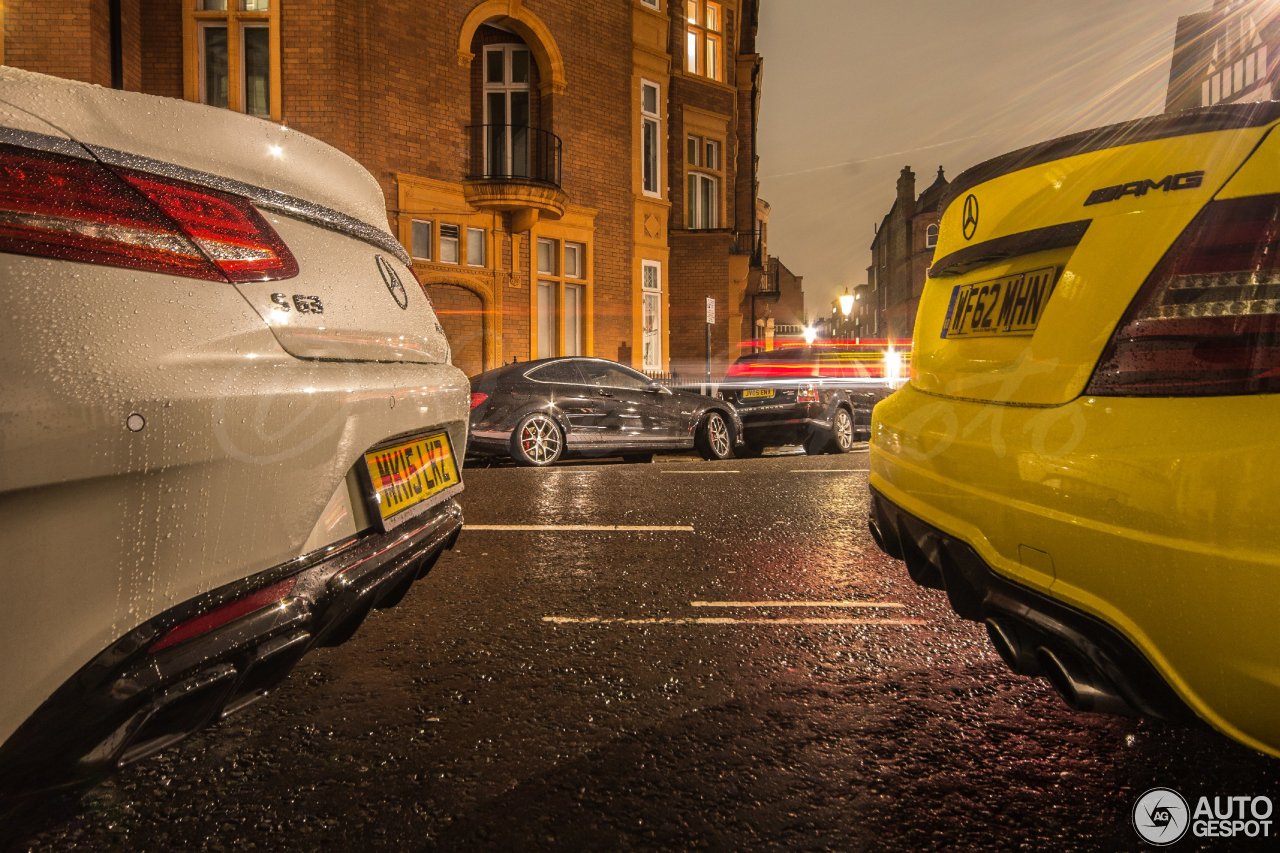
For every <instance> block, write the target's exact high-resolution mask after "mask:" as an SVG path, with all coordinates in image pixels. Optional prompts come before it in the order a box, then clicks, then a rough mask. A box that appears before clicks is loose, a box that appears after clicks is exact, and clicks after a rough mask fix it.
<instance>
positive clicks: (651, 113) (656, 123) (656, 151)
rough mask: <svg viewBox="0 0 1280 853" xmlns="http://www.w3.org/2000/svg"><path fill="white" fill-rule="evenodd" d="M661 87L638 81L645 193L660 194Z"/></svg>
mask: <svg viewBox="0 0 1280 853" xmlns="http://www.w3.org/2000/svg"><path fill="white" fill-rule="evenodd" d="M661 109H662V89H661V87H659V86H658V85H657V84H656V83H650V82H648V81H647V80H642V81H640V158H641V170H642V172H643V175H642V181H643V190H644V194H645V195H653V196H661V195H662V113H661Z"/></svg>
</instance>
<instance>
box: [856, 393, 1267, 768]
mask: <svg viewBox="0 0 1280 853" xmlns="http://www.w3.org/2000/svg"><path fill="white" fill-rule="evenodd" d="M1277 418H1280V396H1277V395H1269V396H1268V395H1263V396H1254V397H1239V398H1226V397H1223V398H1201V399H1196V398H1180V399H1137V398H1102V397H1098V398H1091V397H1082V398H1079V399H1077V400H1074V401H1072V402H1070V403H1068V404H1065V405H1063V406H1055V407H1034V408H1033V407H1016V406H1003V405H999V404H992V403H980V402H974V401H965V400H958V399H954V398H945V397H939V396H935V395H930V394H926V393H923V392H921V391H919V390H917V389H915V388H914V387H912V386H907V387H905V388H903V389H901V390H900V391H898V392H897V393H896V394H894V395H893V396H892V397H890V398H888V399H886V400H885V401H883V402H881V403H880V404H879V405H877V406H876V408H875V412H874V416H873V424H872V438H871V459H870V463H871V464H870V467H871V475H870V484H871V486H872V488H873V489H875V491H876V492H877V493H878V495H879V496H880V498H881V499H883V500H884V501H887V502H888V503H890V504H891V505H892V506H894V507H896V508H897V511H898V513H899V514H901V515H905V516H907V517H910V518H914V519H917V520H918V521H919V522H920V523H922V524H924V525H927V526H928V527H929V528H931V529H932V530H933V531H936V533H932V534H928V535H923V534H922V535H921V536H914V535H910V536H902V537H900V539H901V540H902V541H915V542H916V547H917V548H919V549H920V550H921V553H923V554H925V555H927V557H928V559H923V560H922V559H919V558H918V555H916V556H917V559H915V560H914V561H913V562H914V563H915V571H914V574H915V576H916V577H917V579H918V580H922V581H924V582H926V583H930V582H932V583H933V584H934V585H937V584H938V583H942V584H943V585H945V584H946V575H945V573H943V574H942V575H941V578H939V573H938V572H930V571H929V569H928V568H927V566H928V565H929V564H933V565H938V562H937V560H941V559H943V556H945V555H948V554H950V553H952V552H954V551H955V550H956V549H955V548H950V547H948V548H944V547H942V546H941V545H937V544H936V542H937V541H939V540H938V537H939V536H945V537H948V538H949V540H952V541H955V542H959V543H962V544H963V545H964V546H966V548H967V549H969V550H971V552H972V553H973V554H974V555H976V558H977V559H979V560H980V561H981V563H982V565H983V566H985V567H986V569H987V570H989V573H990V575H991V576H993V577H995V578H997V579H999V580H1002V581H1007V582H1008V583H1011V584H1014V585H1016V586H1017V587H1020V588H1022V589H1025V590H1028V591H1030V592H1032V593H1034V594H1036V595H1038V596H1040V597H1041V598H1043V599H1044V600H1047V601H1050V602H1054V603H1056V604H1058V605H1060V606H1061V607H1063V608H1067V609H1068V610H1070V611H1072V612H1074V613H1078V614H1083V615H1085V616H1087V617H1088V618H1089V619H1091V620H1092V621H1091V622H1090V623H1089V624H1088V625H1086V626H1085V627H1087V628H1088V630H1089V631H1090V632H1093V633H1094V634H1096V635H1097V636H1099V637H1100V636H1102V633H1103V630H1104V629H1105V630H1106V631H1108V632H1114V633H1115V634H1119V635H1120V636H1121V637H1122V638H1123V639H1124V640H1125V641H1126V642H1127V643H1129V644H1130V645H1132V646H1133V647H1134V648H1136V649H1137V650H1138V652H1139V653H1140V654H1141V657H1142V658H1144V659H1145V660H1146V661H1147V662H1148V663H1149V665H1150V666H1151V667H1152V668H1153V669H1154V670H1155V671H1156V672H1157V673H1158V674H1159V676H1160V678H1161V679H1162V680H1163V681H1164V682H1165V683H1166V684H1168V685H1169V687H1170V688H1171V689H1172V690H1173V691H1174V692H1175V693H1176V695H1177V696H1178V697H1179V698H1180V699H1181V701H1182V702H1183V703H1185V704H1186V705H1187V706H1188V707H1190V708H1191V709H1192V710H1193V711H1194V712H1195V713H1196V715H1197V716H1199V717H1200V718H1202V719H1204V720H1205V721H1207V722H1209V723H1210V724H1211V725H1213V726H1214V727H1215V728H1217V729H1218V730H1219V731H1221V732H1223V733H1224V734H1226V735H1228V736H1229V737H1232V738H1234V739H1236V740H1238V741H1240V742H1241V743H1244V744H1247V745H1248V746H1251V747H1253V748H1254V749H1258V750H1261V751H1264V752H1268V753H1270V754H1273V755H1280V717H1277V716H1276V714H1275V713H1274V709H1275V708H1276V707H1277V706H1280V670H1278V669H1277V668H1276V666H1275V649H1276V630H1275V625H1276V624H1277V622H1278V621H1280V605H1278V604H1277V602H1280V554H1278V553H1277V551H1276V549H1275V542H1276V535H1277V534H1276V531H1277V529H1278V528H1277V525H1276V521H1275V519H1276V518H1277V517H1280V492H1277V490H1276V489H1275V488H1274V480H1273V475H1271V474H1270V473H1264V472H1270V471H1272V470H1273V463H1272V459H1273V457H1274V442H1272V441H1270V439H1267V438H1263V437H1264V436H1269V435H1270V434H1271V432H1272V430H1270V428H1269V427H1268V426H1267V425H1268V424H1274V423H1275V422H1276V419H1277ZM908 525H910V522H908ZM917 532H918V531H917ZM882 534H883V531H882ZM931 543H935V544H931ZM926 545H927V546H928V548H926V547H925V546H926ZM886 546H887V547H888V548H889V549H891V550H892V549H893V548H894V545H893V543H892V542H891V541H886ZM929 548H932V549H933V550H929ZM903 556H907V557H910V556H911V555H910V554H909V553H904V555H903ZM934 557H937V560H935V559H933V558H934ZM947 559H951V558H950V557H947ZM956 571H957V572H958V571H959V570H956ZM953 573H954V572H953ZM968 574H970V575H972V574H973V573H972V572H969V573H968ZM958 576H964V573H960V574H959V575H958ZM989 585H990V584H989V583H977V582H973V581H970V582H969V586H968V588H969V589H970V591H971V589H972V588H976V589H977V591H978V594H977V598H978V600H979V602H981V601H982V600H984V599H985V592H984V590H985V589H986V588H987V587H988V586H989ZM965 589H966V587H956V590H959V591H957V592H955V594H952V601H953V603H956V602H958V601H959V602H962V604H961V607H963V600H964V592H963V590H965ZM952 592H953V590H952V589H951V588H948V593H952ZM969 605H970V606H968V607H964V609H961V607H958V608H957V609H961V612H962V615H967V616H968V617H969V618H978V619H984V620H985V619H986V618H989V614H988V613H987V612H986V611H985V610H984V609H982V606H981V605H979V606H976V607H975V606H973V602H969ZM1037 609H1038V610H1043V609H1044V608H1042V607H1038V608H1037ZM1059 621H1063V620H1061V619H1059ZM1099 626H1102V627H1099ZM1014 639H1015V640H1016V638H1014ZM1098 642H1099V643H1101V642H1102V641H1098ZM1115 654H1117V655H1119V653H1118V652H1116V653H1115ZM1119 657H1121V658H1123V657H1124V656H1123V655H1119ZM1130 669H1132V667H1125V670H1126V671H1128V670H1130ZM1141 704H1142V703H1141V701H1140V700H1139V705H1141ZM1139 710H1142V709H1141V708H1139ZM1146 712H1150V713H1162V712H1161V711H1159V709H1147V711H1146Z"/></svg>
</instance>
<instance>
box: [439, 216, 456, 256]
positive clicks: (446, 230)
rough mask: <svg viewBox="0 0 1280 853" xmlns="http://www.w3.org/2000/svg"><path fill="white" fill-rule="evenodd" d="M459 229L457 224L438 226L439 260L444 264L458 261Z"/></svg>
mask: <svg viewBox="0 0 1280 853" xmlns="http://www.w3.org/2000/svg"><path fill="white" fill-rule="evenodd" d="M460 231H461V229H460V228H459V227H458V226H457V225H444V224H441V226H440V261H441V263H445V264H456V263H457V262H458V243H459V237H460Z"/></svg>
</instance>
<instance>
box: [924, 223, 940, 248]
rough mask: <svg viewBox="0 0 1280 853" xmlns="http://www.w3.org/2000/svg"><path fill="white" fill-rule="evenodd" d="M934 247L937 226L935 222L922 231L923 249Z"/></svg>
mask: <svg viewBox="0 0 1280 853" xmlns="http://www.w3.org/2000/svg"><path fill="white" fill-rule="evenodd" d="M936 245H938V225H937V223H936V222H935V223H933V224H932V225H930V226H929V227H928V228H926V229H924V247H925V248H926V249H932V248H933V247H934V246H936Z"/></svg>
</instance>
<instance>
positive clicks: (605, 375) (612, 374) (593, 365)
mask: <svg viewBox="0 0 1280 853" xmlns="http://www.w3.org/2000/svg"><path fill="white" fill-rule="evenodd" d="M582 369H583V373H584V374H585V376H586V379H587V384H589V385H601V386H607V387H609V388H636V389H639V388H647V387H648V385H649V380H648V378H647V377H645V376H644V375H643V374H640V373H636V372H635V371H632V370H628V369H627V368H625V367H623V366H622V365H620V364H611V363H609V362H607V361H584V362H582Z"/></svg>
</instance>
